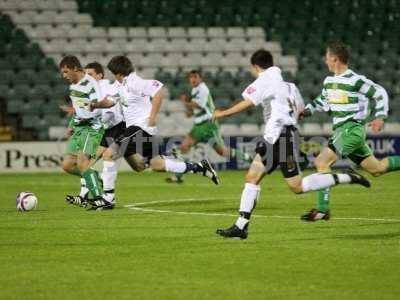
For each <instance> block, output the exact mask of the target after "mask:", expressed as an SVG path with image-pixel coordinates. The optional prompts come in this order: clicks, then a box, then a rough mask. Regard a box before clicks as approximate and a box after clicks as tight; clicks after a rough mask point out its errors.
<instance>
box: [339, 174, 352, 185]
mask: <svg viewBox="0 0 400 300" xmlns="http://www.w3.org/2000/svg"><path fill="white" fill-rule="evenodd" d="M337 177H338V180H339V183H350V182H351V177H350V176H349V175H348V174H337Z"/></svg>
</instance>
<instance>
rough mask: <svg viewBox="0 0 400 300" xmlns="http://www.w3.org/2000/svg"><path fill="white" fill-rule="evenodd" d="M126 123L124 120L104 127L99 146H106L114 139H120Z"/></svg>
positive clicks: (112, 142) (113, 141)
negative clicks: (112, 125) (106, 127)
mask: <svg viewBox="0 0 400 300" xmlns="http://www.w3.org/2000/svg"><path fill="white" fill-rule="evenodd" d="M125 128H126V124H125V122H120V123H118V124H117V125H115V126H114V127H111V128H108V129H106V131H105V132H104V135H103V139H102V140H101V142H100V146H103V147H105V148H108V147H109V146H111V145H112V144H114V143H115V142H116V141H118V140H119V139H121V138H122V137H123V136H124V132H125Z"/></svg>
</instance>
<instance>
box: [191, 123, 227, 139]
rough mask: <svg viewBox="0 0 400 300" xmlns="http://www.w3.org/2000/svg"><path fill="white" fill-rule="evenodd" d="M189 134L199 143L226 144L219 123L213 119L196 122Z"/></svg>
mask: <svg viewBox="0 0 400 300" xmlns="http://www.w3.org/2000/svg"><path fill="white" fill-rule="evenodd" d="M189 135H190V136H191V137H192V138H193V139H194V140H196V141H197V142H199V143H208V142H211V143H212V145H215V144H217V145H223V144H224V141H223V139H222V136H221V133H220V131H219V127H218V124H217V123H214V122H211V121H209V122H204V123H201V124H195V125H194V126H193V128H192V130H190V133H189Z"/></svg>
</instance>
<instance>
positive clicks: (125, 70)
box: [92, 56, 219, 208]
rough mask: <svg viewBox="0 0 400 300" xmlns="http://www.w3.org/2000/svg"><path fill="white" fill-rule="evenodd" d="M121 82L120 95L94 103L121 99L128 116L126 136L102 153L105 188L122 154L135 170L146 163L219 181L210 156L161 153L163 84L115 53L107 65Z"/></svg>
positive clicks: (156, 168)
mask: <svg viewBox="0 0 400 300" xmlns="http://www.w3.org/2000/svg"><path fill="white" fill-rule="evenodd" d="M107 67H108V69H109V70H110V71H111V73H113V74H114V76H115V79H116V81H117V82H118V83H119V84H118V95H115V96H109V97H106V98H105V99H103V100H102V101H100V102H97V103H94V104H93V105H92V109H96V108H109V107H112V106H114V105H115V104H116V103H118V102H119V103H121V105H122V110H123V114H124V116H125V122H126V129H125V132H124V136H123V137H122V138H121V139H119V140H118V141H117V142H116V143H115V144H113V146H111V147H109V148H108V149H107V150H106V152H105V153H104V155H103V159H104V160H105V163H107V164H108V169H107V171H106V172H103V183H104V190H114V188H115V181H116V177H117V170H116V166H115V159H116V158H118V157H121V156H123V157H124V158H125V159H126V160H127V162H128V163H129V164H130V165H131V167H132V168H134V169H135V170H136V171H143V170H144V169H145V168H146V166H150V168H151V169H152V170H154V171H159V172H165V171H167V172H174V173H197V174H201V175H203V176H206V177H208V178H209V179H211V180H212V181H213V182H214V183H215V184H218V183H219V179H218V176H217V173H216V172H215V170H214V169H213V168H212V166H211V164H210V163H209V162H208V161H207V160H202V161H201V162H183V161H180V160H177V159H172V158H168V157H162V156H159V149H158V148H159V147H158V146H159V144H158V143H157V140H156V139H155V137H154V135H155V134H156V133H157V127H156V123H157V114H158V111H159V109H160V106H161V102H162V91H161V89H162V87H163V84H162V83H161V82H159V81H157V80H145V79H143V78H141V77H140V76H139V75H137V74H136V73H135V72H134V68H133V65H132V62H131V61H130V60H129V59H128V58H127V57H126V56H115V57H113V58H112V59H111V61H110V62H109V63H108V65H107ZM109 205H110V203H109V202H108V201H107V199H102V200H99V201H97V202H96V203H94V204H93V207H98V208H102V207H108V206H109Z"/></svg>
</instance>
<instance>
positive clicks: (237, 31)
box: [226, 27, 246, 38]
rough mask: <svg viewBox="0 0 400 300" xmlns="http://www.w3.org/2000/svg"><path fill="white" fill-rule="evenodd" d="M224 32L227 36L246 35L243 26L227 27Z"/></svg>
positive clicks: (241, 36)
mask: <svg viewBox="0 0 400 300" xmlns="http://www.w3.org/2000/svg"><path fill="white" fill-rule="evenodd" d="M226 34H227V36H228V37H229V38H244V37H245V36H246V33H245V31H244V28H243V27H228V28H227V30H226Z"/></svg>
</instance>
